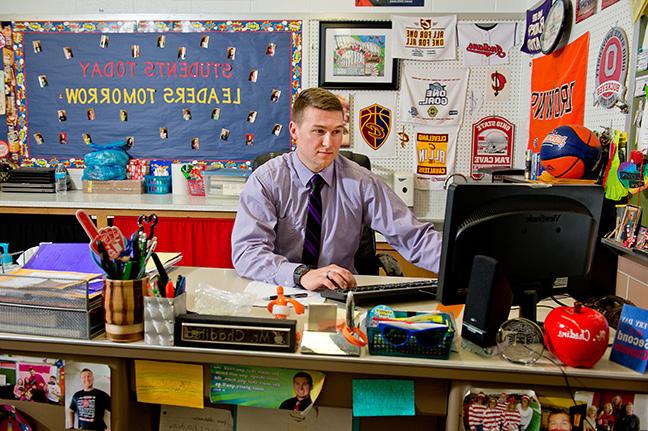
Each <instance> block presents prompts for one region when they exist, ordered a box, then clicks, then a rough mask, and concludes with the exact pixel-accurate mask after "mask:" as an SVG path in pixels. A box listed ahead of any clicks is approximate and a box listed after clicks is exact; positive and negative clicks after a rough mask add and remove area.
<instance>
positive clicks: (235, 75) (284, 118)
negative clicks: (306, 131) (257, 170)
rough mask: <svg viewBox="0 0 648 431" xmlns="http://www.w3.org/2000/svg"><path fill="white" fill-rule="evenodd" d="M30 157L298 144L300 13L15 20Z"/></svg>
mask: <svg viewBox="0 0 648 431" xmlns="http://www.w3.org/2000/svg"><path fill="white" fill-rule="evenodd" d="M14 32H15V34H14V52H15V55H16V58H15V65H16V77H17V80H16V81H17V101H16V104H17V106H18V126H19V136H20V147H21V148H20V152H21V156H22V157H23V159H25V158H33V159H45V160H47V159H51V158H59V159H77V160H78V159H79V158H82V157H83V155H84V154H86V153H87V152H89V151H90V150H91V147H90V146H89V144H90V143H94V144H99V145H100V144H107V143H111V142H125V143H128V144H129V145H131V148H130V150H129V153H130V154H131V155H132V156H133V157H136V158H161V159H172V160H196V159H198V160H252V159H254V158H255V157H256V156H257V155H259V154H263V153H266V152H269V151H278V150H285V149H288V148H290V144H291V143H290V134H289V132H288V123H289V121H290V106H291V105H292V102H293V99H294V97H296V94H297V90H298V89H299V88H300V87H301V41H302V22H301V21H155V22H153V21H147V22H135V21H130V22H16V23H14Z"/></svg>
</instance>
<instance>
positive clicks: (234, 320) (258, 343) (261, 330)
mask: <svg viewBox="0 0 648 431" xmlns="http://www.w3.org/2000/svg"><path fill="white" fill-rule="evenodd" d="M296 331H297V322H296V321H295V320H276V319H264V318H254V317H235V316H207V315H199V314H182V315H180V316H178V318H177V319H176V327H175V345H176V346H191V347H208V348H214V349H241V350H270V351H279V352H294V351H295V350H296V348H297V346H296V342H295V334H296Z"/></svg>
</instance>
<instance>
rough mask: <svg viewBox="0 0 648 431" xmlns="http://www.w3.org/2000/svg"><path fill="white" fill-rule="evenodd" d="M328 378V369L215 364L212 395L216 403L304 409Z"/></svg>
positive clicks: (315, 398)
mask: <svg viewBox="0 0 648 431" xmlns="http://www.w3.org/2000/svg"><path fill="white" fill-rule="evenodd" d="M324 378H325V375H324V373H321V372H319V371H312V370H297V369H288V368H265V367H246V366H238V365H221V364H212V365H211V379H210V385H209V399H210V401H211V402H212V403H214V404H237V405H243V406H250V407H263V408H269V409H286V410H293V411H295V412H303V411H305V410H306V409H308V408H309V407H311V405H312V404H313V403H314V402H315V401H316V400H317V397H318V396H319V394H320V392H321V391H322V387H323V386H324Z"/></svg>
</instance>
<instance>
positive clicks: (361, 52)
mask: <svg viewBox="0 0 648 431" xmlns="http://www.w3.org/2000/svg"><path fill="white" fill-rule="evenodd" d="M319 38H320V39H319V42H320V46H319V48H320V50H319V74H318V86H319V87H324V88H329V89H356V90H398V85H399V66H400V64H399V61H398V59H397V58H393V57H392V55H391V42H392V41H391V38H392V34H391V21H373V22H372V21H320V32H319Z"/></svg>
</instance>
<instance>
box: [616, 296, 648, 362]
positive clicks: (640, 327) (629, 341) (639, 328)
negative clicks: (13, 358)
mask: <svg viewBox="0 0 648 431" xmlns="http://www.w3.org/2000/svg"><path fill="white" fill-rule="evenodd" d="M647 335H648V311H647V310H644V309H642V308H639V307H633V306H632V305H627V304H626V305H624V306H623V310H621V317H620V318H619V326H618V327H617V330H616V334H615V336H614V344H613V345H612V352H611V353H610V361H613V362H617V363H619V364H621V365H623V366H624V367H628V368H631V369H633V370H635V371H638V372H640V373H645V372H646V368H647V367H648V349H646V346H645V344H644V343H645V340H646V338H647Z"/></svg>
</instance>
